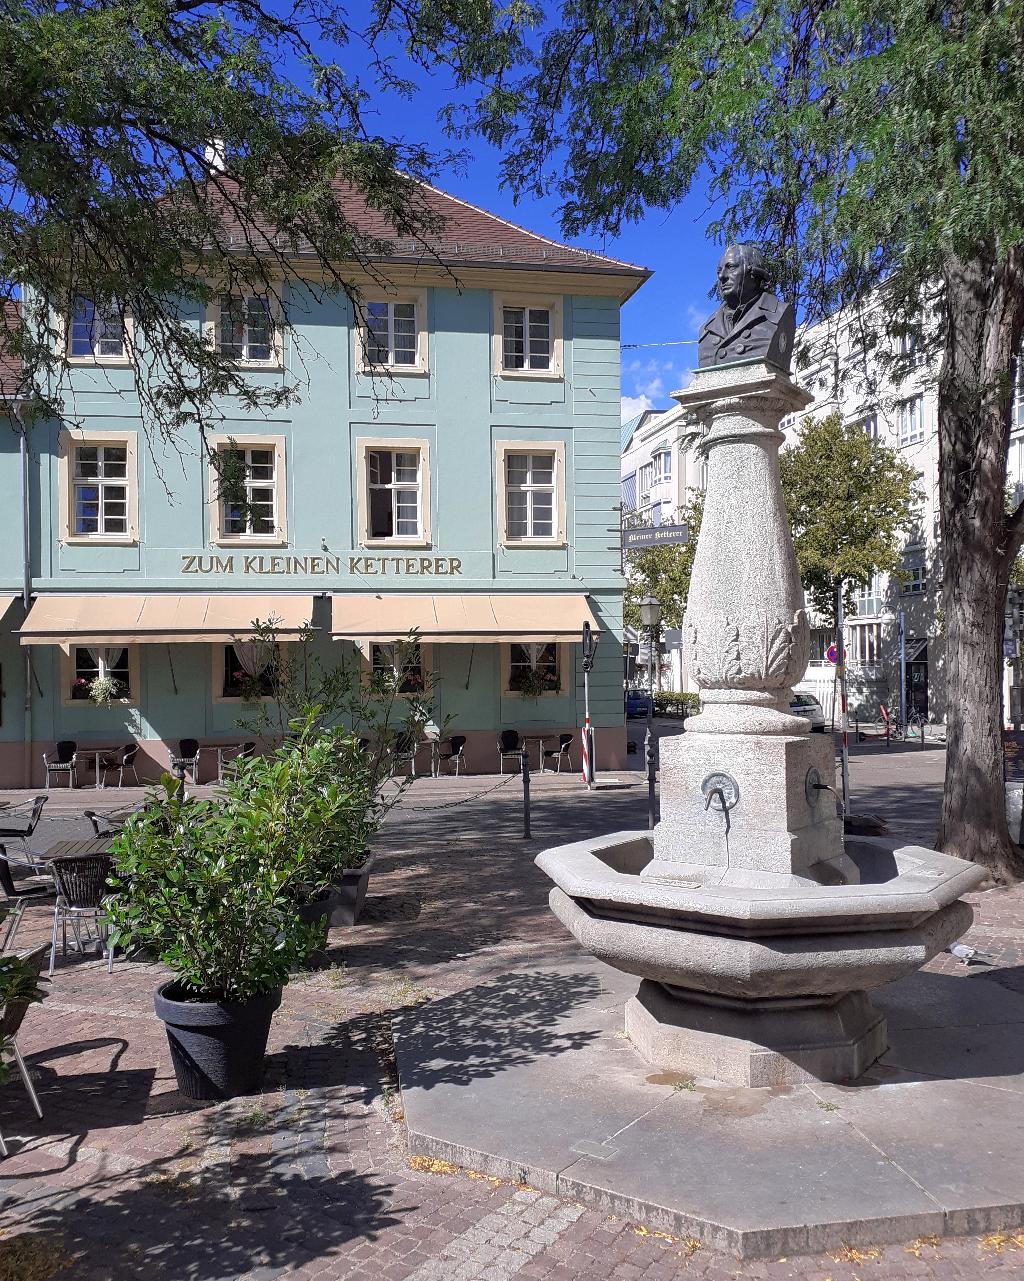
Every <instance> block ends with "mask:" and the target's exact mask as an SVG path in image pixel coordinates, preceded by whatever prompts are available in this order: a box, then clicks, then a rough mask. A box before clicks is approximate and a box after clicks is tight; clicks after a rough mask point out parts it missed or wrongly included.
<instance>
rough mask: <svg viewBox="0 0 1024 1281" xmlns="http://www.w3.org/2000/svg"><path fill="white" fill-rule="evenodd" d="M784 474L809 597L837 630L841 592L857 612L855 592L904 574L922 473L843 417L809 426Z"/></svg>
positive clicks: (787, 455) (783, 464) (782, 462)
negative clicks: (879, 578) (877, 579)
mask: <svg viewBox="0 0 1024 1281" xmlns="http://www.w3.org/2000/svg"><path fill="white" fill-rule="evenodd" d="M779 468H780V471H781V473H782V495H783V499H784V501H785V504H786V515H787V516H788V517H789V522H790V524H791V526H792V527H793V541H794V544H795V546H796V558H797V562H798V564H799V566H800V578H801V580H802V581H803V585H804V590H805V591H806V593H807V595H808V597H809V598H810V601H811V604H812V605H813V606H814V609H815V610H816V611H817V613H818V614H820V615H821V616H822V617H823V618H825V619H827V620H828V621H829V622H833V623H834V622H835V608H836V592H837V590H839V589H840V588H842V589H843V591H844V604H845V605H846V606H847V607H848V608H851V609H852V604H853V599H852V597H853V590H854V588H856V587H866V586H867V585H868V583H869V582H870V581H871V576H872V575H873V574H877V573H886V574H891V573H893V572H894V571H895V570H897V569H898V567H899V562H900V555H901V553H902V550H903V546H904V541H905V538H906V534H907V532H908V531H909V529H910V527H911V525H912V524H913V521H914V514H915V503H916V500H917V497H918V493H917V491H916V490H915V487H914V482H915V479H916V472H915V471H914V468H913V467H911V466H909V465H908V464H907V463H906V462H904V461H903V459H902V458H901V457H900V455H899V453H898V451H897V450H895V449H891V448H890V447H889V446H888V445H885V444H883V443H882V442H881V441H879V440H877V439H872V438H871V437H870V436H868V435H867V434H866V432H864V431H863V430H862V428H861V427H859V426H858V425H857V424H855V423H844V422H843V420H842V418H841V417H840V415H839V414H829V415H828V417H827V418H821V419H817V420H816V419H813V418H806V419H804V421H803V423H802V425H801V428H800V438H799V440H798V441H797V442H796V443H795V444H794V445H792V446H790V447H789V448H788V449H783V451H782V453H781V454H780V455H779Z"/></svg>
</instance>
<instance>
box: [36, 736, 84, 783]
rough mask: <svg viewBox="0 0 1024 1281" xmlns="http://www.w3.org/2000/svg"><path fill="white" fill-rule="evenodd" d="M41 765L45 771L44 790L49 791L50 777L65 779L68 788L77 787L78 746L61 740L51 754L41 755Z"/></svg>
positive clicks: (69, 741) (66, 740) (67, 740)
mask: <svg viewBox="0 0 1024 1281" xmlns="http://www.w3.org/2000/svg"><path fill="white" fill-rule="evenodd" d="M43 765H44V767H45V769H46V790H47V791H49V790H50V775H51V774H56V776H57V777H58V778H62V777H63V778H66V779H67V780H68V787H77V786H78V744H77V743H73V742H72V741H71V740H70V739H67V738H65V739H62V740H61V742H59V743H58V744H57V746H56V748H55V750H54V751H52V752H44V753H43Z"/></svg>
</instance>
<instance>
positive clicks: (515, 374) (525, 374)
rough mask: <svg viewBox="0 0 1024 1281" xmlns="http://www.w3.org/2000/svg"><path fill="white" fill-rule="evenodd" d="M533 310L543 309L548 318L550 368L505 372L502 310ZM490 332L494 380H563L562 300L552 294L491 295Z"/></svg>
mask: <svg viewBox="0 0 1024 1281" xmlns="http://www.w3.org/2000/svg"><path fill="white" fill-rule="evenodd" d="M506 307H534V308H539V309H544V310H546V311H548V312H549V313H550V316H551V364H550V366H549V367H548V368H547V369H506V368H505V345H504V338H505V308H506ZM491 328H492V332H491V373H492V374H493V375H494V377H495V378H511V379H526V380H527V381H529V380H531V379H532V380H533V381H540V382H561V381H562V380H563V379H564V377H565V372H564V369H565V363H564V345H565V344H564V337H563V316H562V299H561V298H560V297H558V296H557V295H554V294H519V293H515V294H505V293H496V294H495V295H494V310H493V320H492V327H491Z"/></svg>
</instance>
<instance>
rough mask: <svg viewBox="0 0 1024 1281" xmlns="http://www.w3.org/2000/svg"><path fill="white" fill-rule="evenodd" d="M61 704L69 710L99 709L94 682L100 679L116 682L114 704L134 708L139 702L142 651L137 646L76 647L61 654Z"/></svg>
mask: <svg viewBox="0 0 1024 1281" xmlns="http://www.w3.org/2000/svg"><path fill="white" fill-rule="evenodd" d="M60 665H61V691H62V694H61V702H62V703H63V704H64V705H65V706H71V705H72V704H85V705H86V706H89V707H98V706H102V705H103V704H100V703H97V702H96V701H95V699H94V698H93V690H94V686H93V682H94V681H95V680H97V679H98V678H100V677H103V678H109V679H110V680H113V681H115V682H116V686H115V691H114V695H113V698H111V699H110V702H111V703H118V704H122V705H124V706H129V707H130V706H134V705H135V704H136V703H137V702H138V690H139V650H138V646H136V645H117V644H114V645H89V646H86V645H72V646H71V648H70V651H69V652H68V653H64V652H62V653H61V660H60Z"/></svg>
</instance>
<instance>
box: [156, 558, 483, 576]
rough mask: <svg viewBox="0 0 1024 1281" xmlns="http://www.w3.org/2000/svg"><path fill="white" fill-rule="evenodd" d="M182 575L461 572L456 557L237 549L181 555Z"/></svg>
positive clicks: (360, 574)
mask: <svg viewBox="0 0 1024 1281" xmlns="http://www.w3.org/2000/svg"><path fill="white" fill-rule="evenodd" d="M179 573H182V574H243V575H245V574H247V575H250V576H254V577H257V578H259V577H264V576H267V575H277V576H280V575H284V576H288V577H296V576H300V577H301V576H307V577H314V578H315V577H321V576H324V577H331V578H340V577H342V575H344V574H355V575H357V576H359V577H363V578H373V577H374V576H375V575H378V574H401V575H404V576H405V577H410V576H412V577H420V576H423V575H427V574H429V575H430V576H431V577H437V578H441V577H449V576H450V575H452V574H461V573H462V561H461V560H460V559H459V558H458V556H267V555H261V554H259V553H255V554H250V553H248V552H240V553H238V554H232V555H229V556H182V558H181V569H180V570H179Z"/></svg>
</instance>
